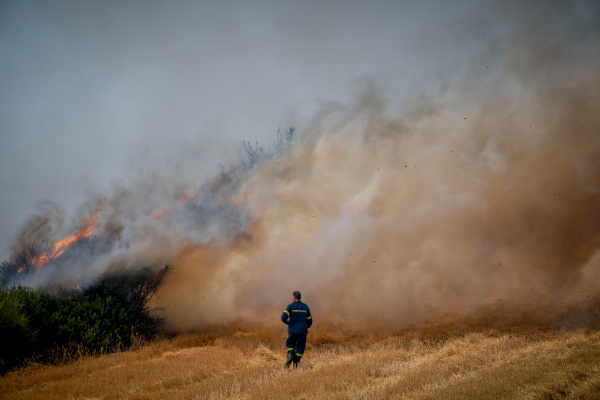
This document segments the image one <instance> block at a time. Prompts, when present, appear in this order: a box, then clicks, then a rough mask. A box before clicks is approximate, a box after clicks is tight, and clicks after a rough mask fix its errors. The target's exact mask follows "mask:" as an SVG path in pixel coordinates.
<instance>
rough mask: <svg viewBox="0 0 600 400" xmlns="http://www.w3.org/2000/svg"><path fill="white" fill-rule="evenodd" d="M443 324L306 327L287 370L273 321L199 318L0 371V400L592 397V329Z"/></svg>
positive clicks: (597, 352) (595, 351) (597, 360)
mask: <svg viewBox="0 0 600 400" xmlns="http://www.w3.org/2000/svg"><path fill="white" fill-rule="evenodd" d="M488 317H489V316H488ZM482 318H487V317H485V316H484V317H482ZM449 321H450V322H448V321H446V322H444V321H437V322H435V323H430V324H429V326H428V327H425V329H423V330H420V331H404V332H399V333H395V334H392V333H388V332H384V331H382V332H379V333H377V334H373V333H368V332H365V331H364V330H363V329H360V328H356V327H354V328H350V327H344V326H340V325H337V326H336V325H331V324H327V326H328V330H323V329H319V328H317V329H313V330H311V333H310V334H309V343H308V345H307V350H306V356H305V357H304V359H303V361H302V363H301V367H300V368H299V369H298V370H295V371H294V370H286V369H284V368H283V363H284V360H285V346H284V341H285V337H286V333H285V329H284V328H285V327H284V326H282V327H278V326H272V327H261V326H257V325H250V324H246V323H243V322H239V321H237V322H231V323H228V324H221V325H213V326H206V327H204V328H202V329H201V330H200V331H199V332H196V333H188V334H180V335H177V336H175V337H173V338H164V339H161V340H157V341H155V342H153V343H149V344H145V345H140V346H138V347H137V348H134V349H132V350H130V351H127V352H121V353H113V354H108V355H103V356H100V357H92V356H82V357H80V358H79V359H78V360H74V361H72V362H69V363H66V364H64V365H60V366H46V365H39V364H33V365H30V366H28V367H26V368H24V369H22V370H19V371H15V372H12V373H10V374H8V375H6V376H4V377H2V378H0V393H1V394H0V398H3V399H9V398H10V399H132V400H133V399H226V398H231V399H281V398H292V397H293V398H297V399H374V398H380V399H390V398H392V399H393V398H411V399H442V398H443V399H464V398H473V399H506V398H515V399H600V333H594V332H588V333H586V332H583V331H579V332H557V331H554V332H550V331H546V332H541V333H540V334H539V335H531V334H529V333H528V334H518V333H515V332H512V333H499V332H498V331H496V330H488V331H482V332H479V333H473V332H471V333H468V332H466V331H464V332H462V333H461V334H456V335H455V336H454V337H450V338H445V339H443V340H440V337H442V336H444V335H442V334H441V333H442V332H447V331H451V332H452V331H453V329H454V331H456V327H454V328H453V325H452V321H455V320H449ZM474 321H475V322H474V323H475V324H477V322H476V321H477V319H475V320H474ZM462 323H464V321H462V322H461V324H462ZM479 325H481V323H479ZM436 327H437V328H436ZM472 328H473V327H472ZM436 329H437V331H436ZM513 330H514V329H513ZM436 332H437V333H436Z"/></svg>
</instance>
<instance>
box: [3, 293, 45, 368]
mask: <svg viewBox="0 0 600 400" xmlns="http://www.w3.org/2000/svg"><path fill="white" fill-rule="evenodd" d="M21 295H22V292H20V291H11V292H8V291H4V290H2V291H0V337H1V338H2V345H1V346H0V368H10V367H12V366H13V365H14V363H15V362H16V360H17V359H18V357H19V356H22V355H27V354H29V353H31V351H32V350H33V345H34V343H35V341H36V338H37V336H38V335H37V331H35V330H33V329H31V328H30V321H29V317H28V316H27V313H26V311H25V310H24V309H23V307H22V306H23V303H22V301H23V298H22V296H21Z"/></svg>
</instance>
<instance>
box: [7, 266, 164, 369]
mask: <svg viewBox="0 0 600 400" xmlns="http://www.w3.org/2000/svg"><path fill="white" fill-rule="evenodd" d="M168 271H169V268H168V267H164V268H162V269H158V270H156V269H152V268H145V269H139V270H136V271H135V272H132V271H129V272H128V273H127V274H116V275H106V276H104V277H103V278H102V279H100V280H98V282H96V283H95V284H94V285H92V286H90V287H89V288H88V289H86V290H85V291H83V292H81V291H64V290H63V291H59V292H58V293H51V292H50V291H48V290H37V291H36V290H33V289H31V288H29V287H23V286H20V285H19V286H12V287H10V288H4V289H2V288H0V337H2V338H7V339H8V340H5V341H3V343H2V349H3V350H2V351H3V352H4V353H0V358H2V359H3V360H4V361H2V362H3V365H2V368H4V369H6V368H10V367H11V366H13V365H14V364H15V362H16V360H17V359H18V358H25V357H29V356H31V355H33V354H34V353H36V354H38V355H39V354H43V353H44V352H46V353H48V351H49V350H52V349H57V348H72V347H73V346H72V345H77V346H83V348H84V349H85V351H86V352H89V353H94V352H99V351H111V350H113V349H116V348H127V347H129V346H130V345H131V342H132V339H133V338H134V337H137V338H141V339H148V338H151V337H152V336H153V335H155V334H156V332H157V330H158V327H159V325H160V324H161V320H160V319H159V318H157V317H154V316H152V315H151V313H150V310H149V308H148V302H149V301H150V299H151V298H152V296H153V295H154V293H156V290H157V289H158V287H159V286H160V284H161V283H162V282H163V280H164V278H165V276H166V275H167V273H168ZM77 346H75V347H77Z"/></svg>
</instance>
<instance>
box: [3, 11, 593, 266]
mask: <svg viewBox="0 0 600 400" xmlns="http://www.w3.org/2000/svg"><path fill="white" fill-rule="evenodd" d="M591 3H593V2H590V4H591ZM581 4H582V5H581V7H580V8H581V9H582V10H583V11H582V12H596V11H597V9H594V8H593V7H592V8H590V7H588V6H589V4H588V2H585V1H584V2H581ZM586 7H587V8H586ZM589 10H592V11H589ZM594 10H596V11H594ZM494 21H495V17H494V7H493V4H492V3H489V2H481V1H447V0H446V1H370V2H366V1H306V0H303V1H289V0H284V1H239V2H235V1H215V2H183V1H175V2H151V1H143V2H142V1H139V2H133V1H125V2H123V1H115V2H109V1H100V2H81V1H72V2H71V1H55V2H48V1H40V2H34V1H8V0H6V1H2V2H0V76H1V78H0V227H1V229H0V256H1V257H0V258H1V259H4V258H5V257H6V256H7V255H8V248H9V246H10V244H11V240H12V239H13V237H14V236H15V234H16V233H17V231H18V229H19V226H21V225H22V223H23V222H24V221H25V220H26V218H27V216H28V215H30V214H32V213H33V212H35V204H36V203H38V202H39V201H41V200H49V201H52V202H54V203H56V204H58V205H59V206H60V207H61V208H62V209H63V210H64V211H65V212H66V214H67V215H69V213H72V212H73V210H74V209H75V208H76V207H77V206H78V205H79V204H81V202H82V200H83V198H84V196H85V193H86V191H99V192H103V191H106V190H107V188H108V187H110V185H111V182H115V181H118V180H120V179H128V177H129V175H131V174H134V173H135V171H136V169H140V168H138V167H139V166H140V165H144V161H143V160H147V159H151V160H154V159H161V160H162V161H163V162H176V161H177V157H178V155H179V154H180V152H181V151H182V149H187V150H188V151H190V149H193V150H194V151H198V158H199V159H201V160H200V161H203V160H204V161H205V162H198V168H201V167H202V166H205V167H206V168H208V167H209V166H211V165H213V166H214V165H216V164H218V163H219V162H222V161H224V162H227V157H230V156H231V154H232V151H229V150H228V149H230V148H231V147H232V146H234V145H237V144H238V143H240V142H241V141H242V140H252V141H254V140H258V141H260V142H263V143H265V142H269V141H270V140H272V139H273V138H274V135H275V132H276V131H277V128H278V127H279V126H288V125H294V126H299V127H301V126H302V124H303V123H306V121H308V120H309V119H310V118H311V117H312V116H313V114H314V113H315V112H316V111H317V110H318V109H319V108H320V107H321V105H322V103H323V102H330V101H340V102H345V101H347V100H348V99H349V98H350V97H351V96H352V94H353V93H354V92H356V91H357V90H358V86H359V83H360V81H361V79H365V78H370V79H375V80H376V81H378V82H380V83H381V84H382V85H384V87H385V88H386V92H387V95H388V96H389V98H390V99H391V100H392V103H394V104H396V105H397V106H400V107H401V106H402V104H403V102H406V101H408V100H410V99H412V98H415V97H418V96H421V95H427V94H428V93H433V92H435V91H436V90H438V89H439V82H440V79H441V78H444V79H445V80H451V79H452V76H453V75H454V74H457V73H458V72H459V71H464V70H465V68H467V67H469V66H470V65H472V64H473V63H477V60H478V57H480V56H481V57H483V55H484V54H485V53H486V52H487V51H488V50H489V49H490V48H489V45H490V43H493V37H494V36H495V35H498V34H499V31H501V29H502V26H501V25H496V24H494ZM205 138H212V139H210V140H209V139H205ZM138 162H139V164H138ZM157 165H159V164H157ZM142 169H143V168H142Z"/></svg>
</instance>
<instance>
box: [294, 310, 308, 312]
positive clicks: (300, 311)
mask: <svg viewBox="0 0 600 400" xmlns="http://www.w3.org/2000/svg"><path fill="white" fill-rule="evenodd" d="M292 312H306V310H292Z"/></svg>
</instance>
